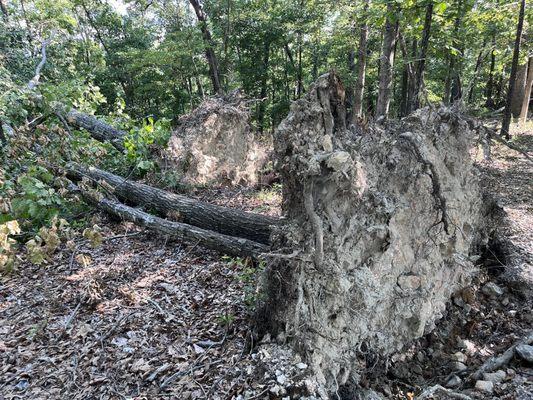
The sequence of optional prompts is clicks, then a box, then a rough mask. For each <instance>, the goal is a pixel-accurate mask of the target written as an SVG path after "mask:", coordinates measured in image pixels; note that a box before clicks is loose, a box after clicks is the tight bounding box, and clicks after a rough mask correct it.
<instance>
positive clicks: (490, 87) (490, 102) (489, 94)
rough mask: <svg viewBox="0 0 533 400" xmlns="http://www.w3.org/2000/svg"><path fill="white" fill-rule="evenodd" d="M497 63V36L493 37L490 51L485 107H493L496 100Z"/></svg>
mask: <svg viewBox="0 0 533 400" xmlns="http://www.w3.org/2000/svg"><path fill="white" fill-rule="evenodd" d="M495 65H496V36H493V37H492V50H491V52H490V69H489V78H488V80H487V85H486V87H485V97H486V101H485V107H487V108H489V109H493V108H494V105H495V102H494V67H495Z"/></svg>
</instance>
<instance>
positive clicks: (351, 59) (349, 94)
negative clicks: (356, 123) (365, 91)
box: [313, 47, 355, 122]
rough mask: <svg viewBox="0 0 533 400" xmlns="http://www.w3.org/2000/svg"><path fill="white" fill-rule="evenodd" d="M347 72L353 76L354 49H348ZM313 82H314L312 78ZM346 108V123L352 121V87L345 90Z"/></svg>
mask: <svg viewBox="0 0 533 400" xmlns="http://www.w3.org/2000/svg"><path fill="white" fill-rule="evenodd" d="M348 72H349V73H350V76H353V75H354V74H355V50H354V48H353V47H352V48H350V51H349V52H348ZM313 80H316V79H314V78H313ZM346 108H347V114H346V118H347V120H346V121H347V122H350V121H352V119H353V112H354V109H353V87H352V86H350V85H348V87H347V88H346Z"/></svg>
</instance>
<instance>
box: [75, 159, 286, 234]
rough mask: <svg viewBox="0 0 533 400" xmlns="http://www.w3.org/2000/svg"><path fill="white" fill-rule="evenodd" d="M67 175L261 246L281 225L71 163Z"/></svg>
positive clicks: (260, 217) (277, 221)
mask: <svg viewBox="0 0 533 400" xmlns="http://www.w3.org/2000/svg"><path fill="white" fill-rule="evenodd" d="M67 175H68V176H69V177H70V178H72V179H77V180H79V179H81V178H83V177H87V178H90V179H92V180H94V181H101V180H103V181H105V182H107V184H109V185H111V187H112V188H113V193H114V194H115V195H117V196H118V197H119V198H121V199H124V200H127V201H129V202H132V203H133V204H138V205H142V206H144V207H149V208H150V209H154V210H156V211H157V212H158V213H161V214H162V215H164V216H171V217H175V218H178V219H179V220H180V221H182V222H184V223H186V224H189V225H194V226H197V227H199V228H203V229H209V230H212V231H215V232H219V233H222V234H225V235H231V236H237V237H241V238H246V239H250V240H253V241H256V242H259V243H263V244H268V243H270V234H271V231H272V227H273V226H277V225H280V224H281V223H282V220H280V219H279V218H275V217H270V216H267V215H261V214H254V213H248V212H244V211H241V210H236V209H231V208H226V207H221V206H216V205H213V204H209V203H204V202H201V201H198V200H193V199H191V198H188V197H185V196H180V195H178V194H174V193H170V192H167V191H165V190H162V189H158V188H155V187H152V186H148V185H145V184H142V183H137V182H132V181H129V180H127V179H124V178H122V177H120V176H117V175H114V174H112V173H110V172H107V171H103V170H100V169H98V168H94V167H89V168H86V167H83V166H81V165H78V164H74V163H71V164H69V166H68V167H67Z"/></svg>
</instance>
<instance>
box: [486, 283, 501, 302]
mask: <svg viewBox="0 0 533 400" xmlns="http://www.w3.org/2000/svg"><path fill="white" fill-rule="evenodd" d="M481 291H482V292H483V293H484V294H486V295H487V296H490V297H492V298H498V297H500V296H501V295H503V289H502V288H501V287H499V286H498V285H496V284H495V283H494V282H489V283H487V284H486V285H485V286H483V288H482V289H481Z"/></svg>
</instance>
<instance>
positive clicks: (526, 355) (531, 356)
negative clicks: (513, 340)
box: [515, 344, 533, 364]
mask: <svg viewBox="0 0 533 400" xmlns="http://www.w3.org/2000/svg"><path fill="white" fill-rule="evenodd" d="M515 351H516V354H518V356H519V357H520V358H521V359H522V360H524V361H527V362H528V363H530V364H533V346H531V345H528V344H520V345H518V346H516V349H515Z"/></svg>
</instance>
